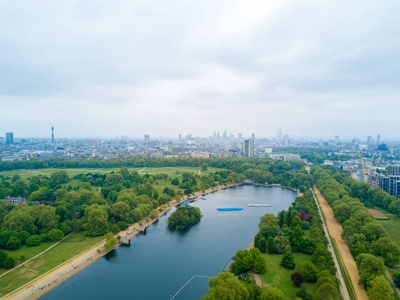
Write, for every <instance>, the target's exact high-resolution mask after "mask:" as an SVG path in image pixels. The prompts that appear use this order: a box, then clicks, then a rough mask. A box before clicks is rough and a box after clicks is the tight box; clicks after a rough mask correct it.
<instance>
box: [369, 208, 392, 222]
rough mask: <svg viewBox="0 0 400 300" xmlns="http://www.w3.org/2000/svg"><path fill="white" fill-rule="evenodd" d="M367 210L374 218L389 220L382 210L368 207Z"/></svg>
mask: <svg viewBox="0 0 400 300" xmlns="http://www.w3.org/2000/svg"><path fill="white" fill-rule="evenodd" d="M368 211H369V212H370V213H371V214H372V215H373V216H374V218H375V219H378V220H379V219H380V220H389V217H388V216H387V215H385V214H384V213H383V212H381V211H380V210H377V209H374V208H368Z"/></svg>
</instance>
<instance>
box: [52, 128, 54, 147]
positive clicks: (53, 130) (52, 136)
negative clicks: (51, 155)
mask: <svg viewBox="0 0 400 300" xmlns="http://www.w3.org/2000/svg"><path fill="white" fill-rule="evenodd" d="M51 142H52V143H53V144H54V126H51Z"/></svg>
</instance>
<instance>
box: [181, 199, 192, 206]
mask: <svg viewBox="0 0 400 300" xmlns="http://www.w3.org/2000/svg"><path fill="white" fill-rule="evenodd" d="M189 203H190V202H189V201H188V200H186V201H185V202H182V203H181V206H185V205H188V204H189Z"/></svg>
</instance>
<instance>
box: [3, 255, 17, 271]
mask: <svg viewBox="0 0 400 300" xmlns="http://www.w3.org/2000/svg"><path fill="white" fill-rule="evenodd" d="M14 266H15V260H14V259H13V258H12V257H9V256H7V257H6V258H5V259H4V262H3V267H4V268H6V269H12V268H14Z"/></svg>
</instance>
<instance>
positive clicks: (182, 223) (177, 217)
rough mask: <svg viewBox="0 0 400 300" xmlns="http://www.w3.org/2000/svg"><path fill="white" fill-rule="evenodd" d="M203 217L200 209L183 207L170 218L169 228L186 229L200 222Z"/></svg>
mask: <svg viewBox="0 0 400 300" xmlns="http://www.w3.org/2000/svg"><path fill="white" fill-rule="evenodd" d="M201 217H202V215H201V211H200V208H198V207H193V206H189V205H186V206H181V207H179V208H178V209H177V210H176V211H174V212H173V213H172V214H171V215H170V216H169V218H168V227H169V228H171V229H185V228H189V227H190V226H192V225H193V224H195V223H197V222H198V221H200V219H201Z"/></svg>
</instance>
